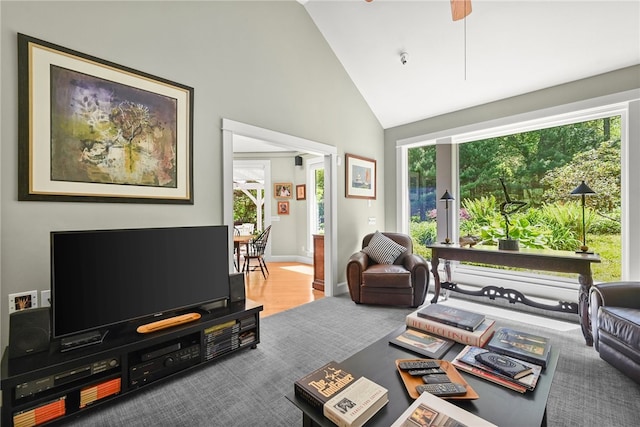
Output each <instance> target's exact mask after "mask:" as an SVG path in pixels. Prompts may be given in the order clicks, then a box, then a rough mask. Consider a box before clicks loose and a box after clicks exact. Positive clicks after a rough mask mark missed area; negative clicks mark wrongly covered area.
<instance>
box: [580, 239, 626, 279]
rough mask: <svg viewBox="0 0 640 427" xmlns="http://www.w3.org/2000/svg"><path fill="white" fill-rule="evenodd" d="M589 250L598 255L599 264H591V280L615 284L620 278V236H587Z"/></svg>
mask: <svg viewBox="0 0 640 427" xmlns="http://www.w3.org/2000/svg"><path fill="white" fill-rule="evenodd" d="M587 246H589V250H590V251H593V252H595V253H597V254H599V255H600V260H601V262H600V263H599V264H591V268H592V273H593V280H594V281H596V282H616V281H618V280H620V279H621V277H622V269H621V265H622V239H621V235H620V234H601V235H589V234H587Z"/></svg>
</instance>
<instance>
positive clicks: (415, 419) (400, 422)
mask: <svg viewBox="0 0 640 427" xmlns="http://www.w3.org/2000/svg"><path fill="white" fill-rule="evenodd" d="M425 426H451V427H466V426H469V427H497V426H496V425H495V424H492V423H490V422H489V421H487V420H485V419H483V418H480V417H479V416H477V415H474V414H472V413H471V412H469V411H466V410H464V409H462V408H460V407H458V406H456V405H454V404H452V403H449V402H447V401H446V400H444V399H441V398H439V397H437V396H434V395H433V394H431V393H422V394H421V395H420V397H418V398H417V399H416V400H415V401H414V402H413V403H412V404H411V406H409V408H407V410H406V411H404V412H403V413H402V415H400V416H399V417H398V419H397V420H396V421H395V422H394V423H393V424H392V425H391V427H425Z"/></svg>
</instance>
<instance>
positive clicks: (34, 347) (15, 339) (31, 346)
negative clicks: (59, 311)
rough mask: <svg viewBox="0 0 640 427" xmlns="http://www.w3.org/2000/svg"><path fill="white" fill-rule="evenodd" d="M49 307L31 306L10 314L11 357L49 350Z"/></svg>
mask: <svg viewBox="0 0 640 427" xmlns="http://www.w3.org/2000/svg"><path fill="white" fill-rule="evenodd" d="M50 325H51V315H50V314H49V307H43V308H30V309H27V310H20V311H16V312H15V313H11V315H9V357H10V358H16V357H20V356H26V355H27V354H33V353H39V352H41V351H47V350H49V341H50V338H51V326H50Z"/></svg>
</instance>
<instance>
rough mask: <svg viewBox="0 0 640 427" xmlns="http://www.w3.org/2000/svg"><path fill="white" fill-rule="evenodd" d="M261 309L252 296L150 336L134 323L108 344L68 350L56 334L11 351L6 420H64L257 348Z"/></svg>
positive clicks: (0, 369)
mask: <svg viewBox="0 0 640 427" xmlns="http://www.w3.org/2000/svg"><path fill="white" fill-rule="evenodd" d="M260 311H262V305H259V304H257V303H255V302H253V301H250V300H246V301H243V302H238V303H234V304H231V305H230V306H228V307H221V308H219V309H217V310H213V311H212V312H211V313H203V314H202V317H201V318H200V319H198V320H195V321H192V322H189V323H183V324H180V325H177V326H174V327H172V328H169V329H160V330H156V331H154V332H152V333H148V334H143V335H141V334H139V333H137V332H136V331H135V328H133V327H129V328H124V329H122V330H120V331H119V332H118V333H116V332H114V331H113V330H112V331H111V332H110V333H109V334H108V335H107V336H106V337H105V339H104V340H103V341H102V344H101V345H97V346H87V347H82V348H78V349H76V350H74V351H69V352H65V353H61V352H60V344H61V343H60V340H53V341H52V342H51V344H50V349H49V351H48V352H40V353H36V354H30V355H27V356H22V357H17V358H11V359H10V358H9V351H8V349H6V350H5V352H4V356H3V358H2V364H1V365H0V378H1V382H0V384H1V389H2V405H1V406H2V409H1V412H2V417H1V419H0V425H2V426H7V427H10V426H19V425H23V424H22V423H23V422H24V420H25V419H29V420H31V419H34V418H33V417H35V419H37V420H38V422H37V424H45V423H46V424H47V426H53V425H57V424H62V423H64V421H65V420H68V419H70V418H77V417H80V416H82V415H83V414H86V413H88V412H91V411H92V410H93V409H95V408H99V407H101V406H103V405H107V404H110V403H112V404H117V401H118V399H121V398H124V399H127V398H128V397H130V396H131V394H132V393H136V392H138V391H140V390H144V389H146V388H147V387H150V386H151V387H153V384H157V383H160V382H162V381H165V380H167V379H169V378H172V377H175V376H177V375H182V374H186V373H187V372H194V371H195V370H196V369H201V368H203V367H206V366H207V365H210V364H211V363H213V362H215V361H217V360H219V359H220V358H223V357H229V356H231V355H232V354H234V353H236V352H238V351H242V350H246V349H250V348H256V346H257V345H258V343H259V342H260ZM213 369H215V367H213ZM29 425H34V424H29Z"/></svg>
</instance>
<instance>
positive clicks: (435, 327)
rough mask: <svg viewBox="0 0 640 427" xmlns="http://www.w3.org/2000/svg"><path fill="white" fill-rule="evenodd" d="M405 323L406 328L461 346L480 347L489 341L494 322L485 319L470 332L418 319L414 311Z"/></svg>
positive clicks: (433, 321) (429, 320) (425, 319)
mask: <svg viewBox="0 0 640 427" xmlns="http://www.w3.org/2000/svg"><path fill="white" fill-rule="evenodd" d="M405 323H406V324H407V326H408V327H410V328H413V329H418V330H419V331H423V332H427V333H429V334H435V335H438V336H441V337H444V338H448V339H450V340H453V341H455V342H459V343H461V344H465V345H475V346H477V347H482V346H484V345H485V344H486V343H487V341H489V338H491V335H492V334H493V331H494V329H495V323H496V322H495V320H493V319H489V318H485V319H484V322H482V324H481V325H480V326H478V328H477V329H476V330H475V331H473V332H472V331H467V330H464V329H461V328H457V327H455V326H451V325H446V324H444V323H440V322H436V321H435V320H431V319H427V318H424V317H420V316H418V312H417V311H414V312H413V313H410V314H408V315H407V317H406V320H405Z"/></svg>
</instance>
